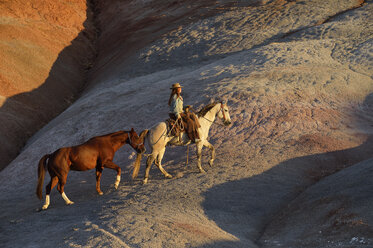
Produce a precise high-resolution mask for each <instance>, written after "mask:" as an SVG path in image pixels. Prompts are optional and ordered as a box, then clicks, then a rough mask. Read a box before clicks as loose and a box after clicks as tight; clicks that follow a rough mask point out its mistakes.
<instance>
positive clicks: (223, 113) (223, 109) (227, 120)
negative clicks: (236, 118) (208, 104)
mask: <svg viewBox="0 0 373 248" xmlns="http://www.w3.org/2000/svg"><path fill="white" fill-rule="evenodd" d="M219 104H220V110H219V112H218V115H217V116H218V117H219V118H220V119H222V120H223V123H224V125H226V126H229V125H230V124H231V123H232V121H231V117H230V115H229V109H228V105H227V102H226V101H222V102H221V103H219Z"/></svg>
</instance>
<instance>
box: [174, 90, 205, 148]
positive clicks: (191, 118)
mask: <svg viewBox="0 0 373 248" xmlns="http://www.w3.org/2000/svg"><path fill="white" fill-rule="evenodd" d="M181 88H182V86H181V85H180V84H179V83H175V84H173V85H172V87H171V95H170V98H169V100H168V105H169V106H170V113H169V116H170V118H171V119H172V120H173V121H174V122H172V121H171V123H172V127H171V128H172V129H175V130H171V131H174V132H172V133H173V134H175V135H176V136H179V134H180V132H182V131H184V130H185V131H186V133H187V135H188V138H189V139H190V140H191V141H192V142H194V143H195V142H198V141H199V139H200V135H199V133H198V128H200V127H201V125H200V124H199V122H198V118H197V117H196V115H195V114H194V113H192V112H189V106H187V107H186V108H185V111H184V109H183V98H182V96H181ZM175 122H176V123H175ZM179 131H180V132H179Z"/></svg>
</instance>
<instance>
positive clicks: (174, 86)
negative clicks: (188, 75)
mask: <svg viewBox="0 0 373 248" xmlns="http://www.w3.org/2000/svg"><path fill="white" fill-rule="evenodd" d="M175 88H183V86H181V85H180V84H179V83H175V84H173V85H172V87H171V88H170V89H175Z"/></svg>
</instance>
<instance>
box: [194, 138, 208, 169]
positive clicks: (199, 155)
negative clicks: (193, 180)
mask: <svg viewBox="0 0 373 248" xmlns="http://www.w3.org/2000/svg"><path fill="white" fill-rule="evenodd" d="M196 145H197V166H198V169H199V172H201V173H204V172H206V171H205V170H204V169H203V168H202V166H201V158H202V147H203V144H202V142H198V143H197V144H196Z"/></svg>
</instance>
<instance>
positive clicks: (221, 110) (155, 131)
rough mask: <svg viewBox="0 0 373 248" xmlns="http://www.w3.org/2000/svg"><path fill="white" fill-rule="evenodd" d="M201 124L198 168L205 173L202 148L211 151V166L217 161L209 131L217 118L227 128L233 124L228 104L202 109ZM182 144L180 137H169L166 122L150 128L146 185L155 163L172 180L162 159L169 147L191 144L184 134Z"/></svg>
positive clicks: (146, 138)
mask: <svg viewBox="0 0 373 248" xmlns="http://www.w3.org/2000/svg"><path fill="white" fill-rule="evenodd" d="M197 116H198V120H199V123H200V125H201V127H200V129H199V130H198V131H199V134H200V140H199V141H198V142H196V146H197V160H198V162H197V166H198V169H199V171H200V172H201V173H203V172H205V170H204V169H203V168H202V166H201V155H202V148H203V147H204V146H205V147H208V148H209V149H210V151H211V159H210V161H209V164H210V166H212V165H213V162H214V159H215V148H214V146H213V145H212V144H211V143H210V142H208V141H207V137H208V134H209V130H210V127H211V125H212V124H213V123H214V121H215V119H216V117H218V118H220V119H222V120H223V123H224V125H225V126H228V125H230V124H231V118H230V116H229V110H228V107H227V104H226V103H224V102H218V103H211V104H208V105H207V106H205V107H204V108H202V110H200V111H199V112H198V113H197ZM181 137H182V138H181V142H180V141H179V138H178V137H175V136H171V135H169V130H168V129H167V124H166V123H165V122H160V123H158V124H156V125H155V126H153V127H152V128H150V129H149V130H148V133H147V134H146V136H145V139H144V142H145V141H147V142H146V143H147V144H148V146H149V147H150V151H151V154H149V155H148V159H147V161H146V170H145V177H144V181H143V182H144V184H146V183H147V182H148V178H149V171H150V168H151V166H152V164H153V162H155V164H156V165H157V166H158V168H159V170H160V171H161V172H162V173H163V175H164V176H165V177H166V178H171V177H172V176H171V175H170V174H169V173H167V171H165V169H163V167H162V158H163V155H164V153H165V150H166V146H167V145H177V146H185V145H188V144H190V142H191V141H190V139H189V138H188V136H187V135H186V133H185V132H184V133H183V134H182V136H181ZM141 156H142V155H141V154H140V153H138V154H137V159H136V161H135V164H134V170H133V175H132V177H133V178H136V177H137V175H138V172H139V169H140V162H141Z"/></svg>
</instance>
